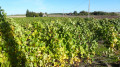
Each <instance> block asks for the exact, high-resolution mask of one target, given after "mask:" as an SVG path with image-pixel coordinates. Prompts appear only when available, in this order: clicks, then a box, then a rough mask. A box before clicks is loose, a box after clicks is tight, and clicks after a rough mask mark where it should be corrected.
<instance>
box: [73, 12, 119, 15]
mask: <svg viewBox="0 0 120 67" xmlns="http://www.w3.org/2000/svg"><path fill="white" fill-rule="evenodd" d="M72 15H76V16H77V15H88V12H87V11H81V12H79V13H78V12H77V11H74V12H73V13H72ZM90 15H112V16H116V15H118V14H117V13H115V12H103V11H94V12H90Z"/></svg>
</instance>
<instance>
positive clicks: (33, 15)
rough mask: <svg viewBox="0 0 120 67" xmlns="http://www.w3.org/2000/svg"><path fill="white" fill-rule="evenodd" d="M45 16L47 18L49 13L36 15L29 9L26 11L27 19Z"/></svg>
mask: <svg viewBox="0 0 120 67" xmlns="http://www.w3.org/2000/svg"><path fill="white" fill-rule="evenodd" d="M44 14H45V16H47V13H42V12H40V13H36V12H33V11H29V10H28V9H27V11H26V17H43V16H44Z"/></svg>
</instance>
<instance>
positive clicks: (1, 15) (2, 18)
mask: <svg viewBox="0 0 120 67" xmlns="http://www.w3.org/2000/svg"><path fill="white" fill-rule="evenodd" d="M0 21H4V22H5V21H6V13H4V10H3V9H1V7H0Z"/></svg>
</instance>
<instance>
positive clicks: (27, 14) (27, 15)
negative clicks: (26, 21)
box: [26, 9, 30, 17]
mask: <svg viewBox="0 0 120 67" xmlns="http://www.w3.org/2000/svg"><path fill="white" fill-rule="evenodd" d="M29 14H30V13H29V10H28V9H27V11H26V17H29V16H30V15H29Z"/></svg>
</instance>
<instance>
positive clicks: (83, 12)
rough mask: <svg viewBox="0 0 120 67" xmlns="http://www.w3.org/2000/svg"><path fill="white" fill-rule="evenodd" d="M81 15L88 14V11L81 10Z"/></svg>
mask: <svg viewBox="0 0 120 67" xmlns="http://www.w3.org/2000/svg"><path fill="white" fill-rule="evenodd" d="M79 15H88V12H86V11H81V12H80V13H79Z"/></svg>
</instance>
